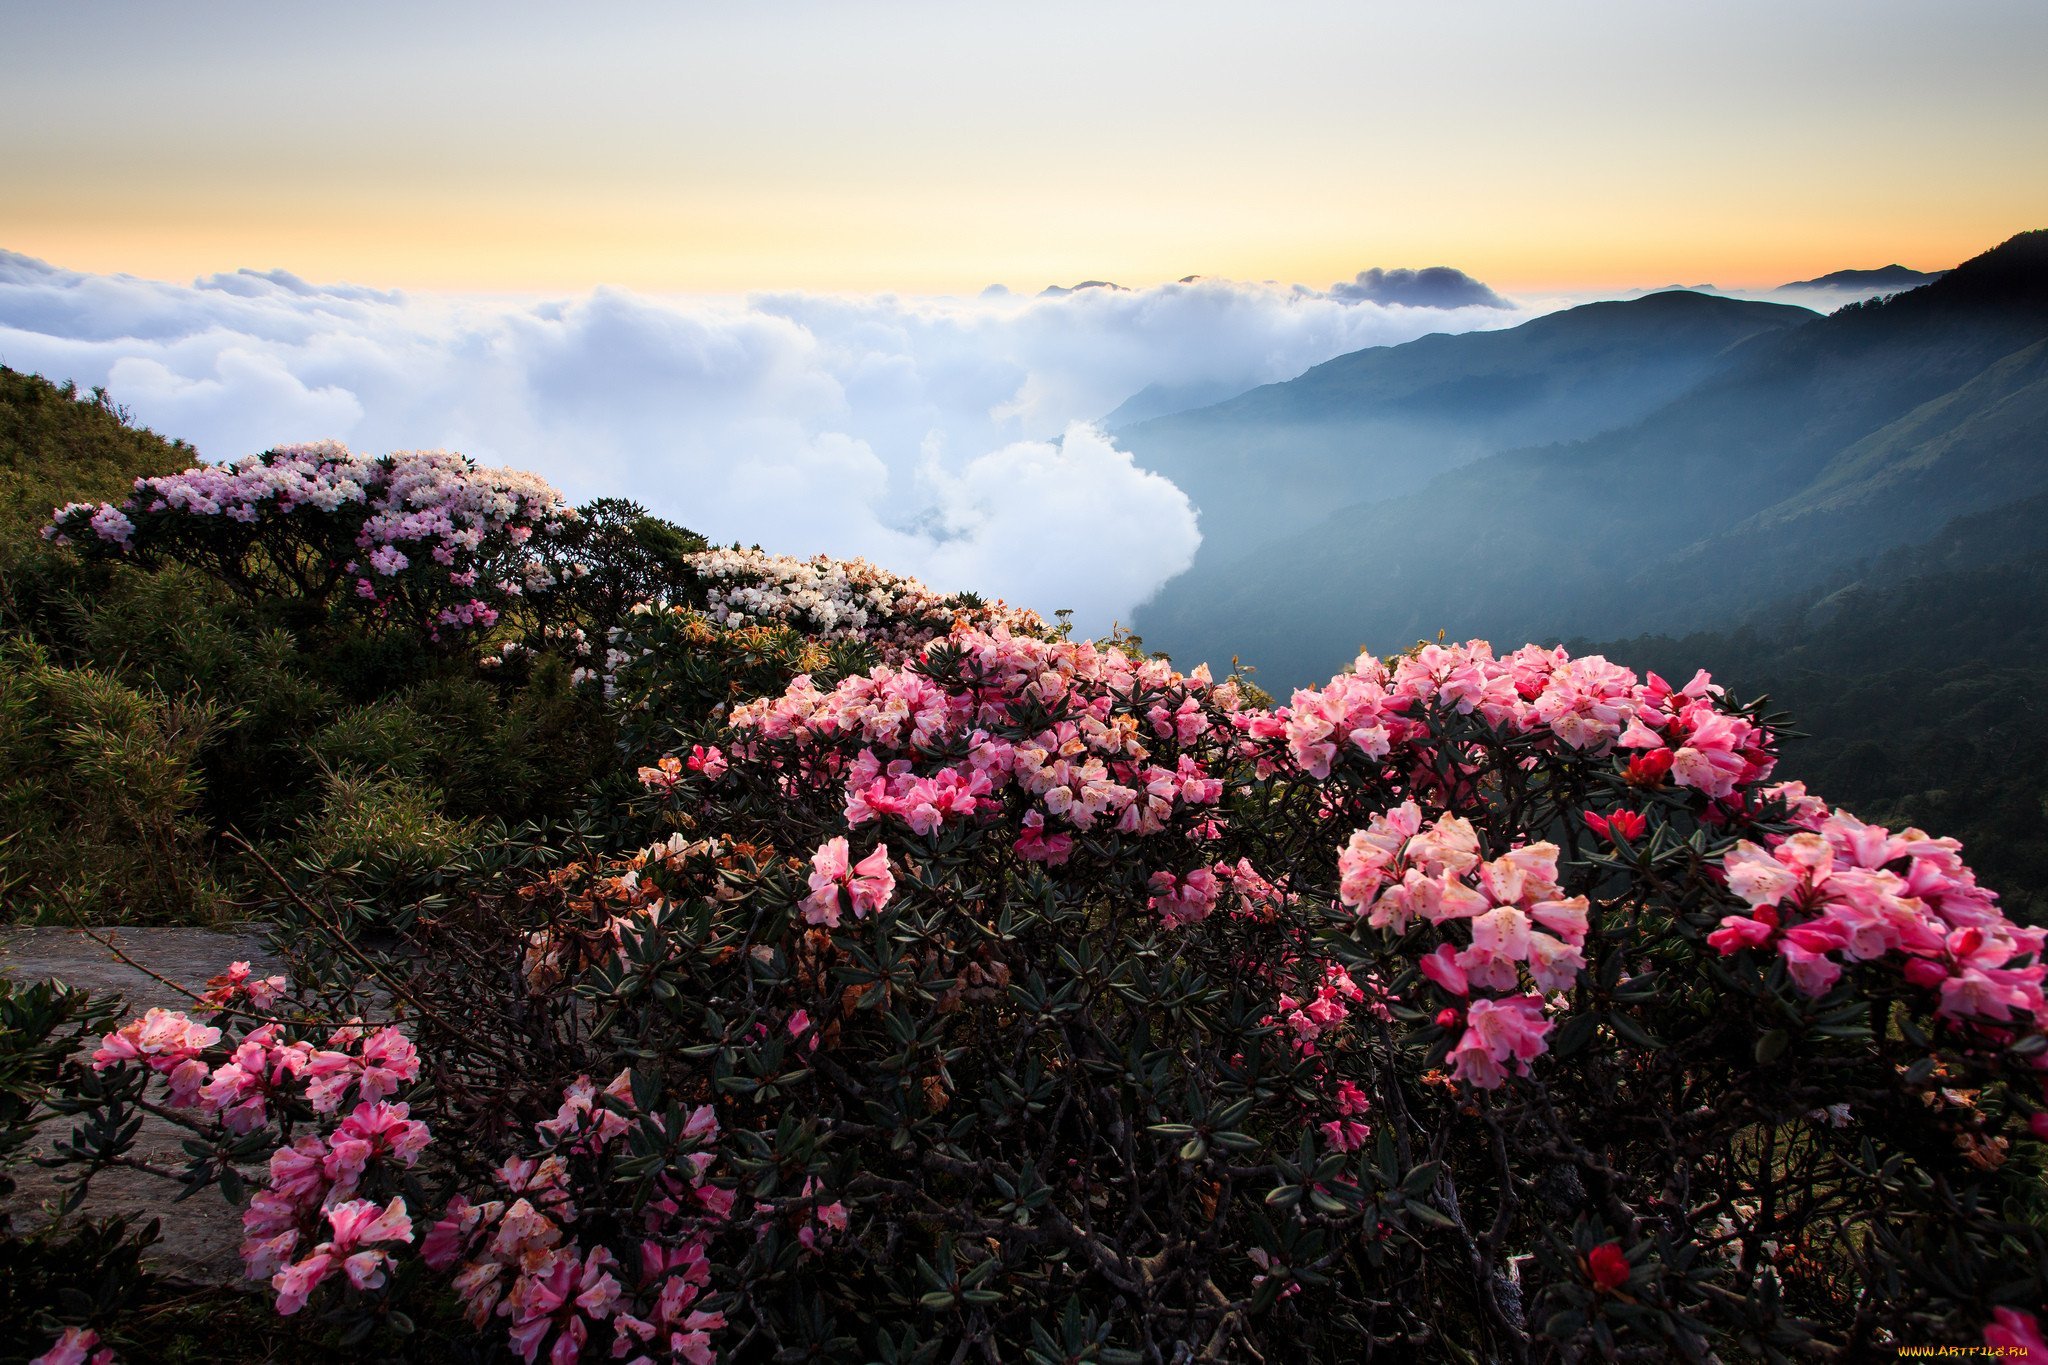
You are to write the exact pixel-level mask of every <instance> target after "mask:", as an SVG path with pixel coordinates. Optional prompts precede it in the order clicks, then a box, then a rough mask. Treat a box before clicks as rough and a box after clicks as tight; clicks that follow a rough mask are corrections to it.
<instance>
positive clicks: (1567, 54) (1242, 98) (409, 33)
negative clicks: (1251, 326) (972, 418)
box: [0, 0, 2048, 293]
mask: <svg viewBox="0 0 2048 1365" xmlns="http://www.w3.org/2000/svg"><path fill="white" fill-rule="evenodd" d="M4 21H5V31H6V35H7V42H6V43H5V44H0V116H4V119H5V125H4V126H6V127H7V128H8V129H9V132H10V136H9V149H8V155H7V156H6V157H4V158H0V244H4V245H5V246H7V247H8V248H10V249H12V250H15V251H19V252H25V253H27V254H30V255H33V256H37V257H39V258H42V259H45V260H51V261H58V262H61V263H63V264H65V265H67V266H71V267H73V268H80V269H90V270H97V271H129V272H134V273H138V274H144V275H151V276H156V277H165V278H176V277H191V276H196V275H200V274H205V273H210V272H213V271H218V270H223V269H233V268H236V267H241V266H249V267H254V268H259V269H268V268H276V267H282V268H286V269H290V270H292V271H294V272H295V273H297V274H299V275H301V276H303V277H305V278H308V279H344V280H351V281H358V282H365V283H368V282H375V283H377V284H380V285H382V286H385V287H402V288H407V289H440V290H468V291H555V290H565V289H567V290H579V289H587V288H590V287H593V286H595V285H599V284H610V285H616V286H622V287H628V288H633V289H638V290H649V291H683V292H707V291H709V292H720V291H722V292H744V291H749V290H755V289H806V290H826V291H837V290H856V291H877V290H896V291H905V292H913V293H943V292H965V291H972V290H978V289H980V288H981V287H982V286H984V285H987V284H990V283H995V282H1000V283H1004V284H1007V285H1010V286H1011V287H1013V288H1024V289H1029V290H1034V291H1035V290H1036V289H1038V288H1039V287H1041V286H1042V285H1044V284H1048V283H1054V282H1061V283H1073V282H1074V281H1076V280H1079V279H1086V278H1100V279H1114V280H1118V281H1119V282H1122V283H1125V284H1132V285H1139V284H1151V283H1158V282H1162V281H1166V280H1172V279H1177V278H1179V277H1180V276H1183V275H1187V274H1211V275H1225V276H1229V277H1232V278H1236V279H1246V280H1263V279H1278V280H1282V281H1288V282H1296V281H1299V282H1304V283H1309V284H1328V283H1329V282H1331V281H1333V280H1337V279H1342V278H1345V277H1347V276H1349V275H1350V274H1351V273H1352V272H1353V271H1355V270H1358V269H1360V268H1363V267H1367V266H1372V265H1383V266H1427V265H1437V264H1450V265H1455V266H1458V267H1460V268H1462V269H1465V270H1467V271H1469V272H1471V273H1472V274H1474V275H1476V276H1478V277H1479V278H1481V279H1484V280H1486V281H1488V282H1489V283H1490V284H1492V285H1494V286H1495V287H1496V288H1503V289H1507V290H1509V291H1516V290H1521V291H1530V290H1559V289H1582V288H1588V287H1608V288H1615V287H1626V286H1629V285H1637V286H1644V285H1658V284H1667V283H1672V282H1674V281H1680V282H1685V283H1697V282H1702V281H1711V282H1714V283H1718V284H1722V285H1724V286H1740V285H1749V286H1756V285H1767V284H1775V283H1782V282H1783V281H1784V280H1787V279H1795V278H1804V277H1807V276H1810V275H1813V274H1818V273H1821V272H1823V271H1826V270H1832V269H1837V268H1840V267H1842V266H1844V265H1852V264H1854V265H1881V264H1886V263H1889V262H1891V261H1893V260H1899V261H1902V262H1903V263H1904V264H1907V265H1911V266H1916V267H1921V268H1928V267H1936V266H1941V265H1946V264H1953V263H1954V262H1955V261H1956V260H1958V259H1961V258H1962V257H1963V256H1966V255H1968V254H1970V253H1972V252H1974V251H1977V250H1981V249H1983V247H1984V246H1986V245H1987V244H1989V243H1991V242H1993V241H1997V240H2002V239H2003V238H2005V237H2007V236H2010V235H2011V234H2012V233H2013V232H2015V231H2018V230H2020V229H2021V228H2024V227H2030V226H2038V225H2040V224H2041V223H2042V222H2048V176H2043V175H2042V174H2040V173H2039V159H2040V152H2041V147H2042V145H2043V143H2042V134H2043V132H2044V124H2048V82H2044V81H2042V80H2041V79H2040V70H2039V62H2040V54H2041V53H2042V52H2043V51H2048V6H2043V5H2041V4H2039V3H2038V0H1953V2H1952V3H1943V4H1939V5H1936V4H1932V3H1928V2H1927V0H1853V2H1852V0H1799V3H1791V4H1788V3H1785V0H1715V3H1713V4H1707V5H1678V4H1660V3H1642V2H1641V0H1599V2H1598V3H1595V2H1593V0H1542V3H1530V2H1529V0H1457V2H1456V3H1426V4H1425V3H1420V2H1419V0H1413V2H1411V3H1404V4H1387V3H1371V2H1370V0H1343V2H1342V3H1320V2H1318V0H1287V2H1285V3H1268V4H1261V5H1251V4H1218V3H1212V2H1211V0H1173V2H1172V3H1141V4H1112V3H1104V0H1087V2H1086V3H1067V2H1066V0H1034V3H1032V4H1028V5H1026V4H1011V5H996V4H986V3H969V2H967V0H935V2H932V3H925V2H923V0H916V2H911V0H871V2H870V3H861V4H844V3H816V4H813V3H794V2H791V0H761V2H760V3H753V4H745V5H732V4H717V5H702V4H690V3H675V2H674V0H663V2H662V3H638V2H637V0H617V2H615V3H607V4H605V5H599V6H566V5H560V4H553V3H548V4H534V3H522V2H521V0H492V3H489V4H471V3H440V4H418V3H405V4H390V3H379V2H377V0H366V2H363V3H352V4H348V5H278V4H274V3H243V2H242V0H214V2H213V3H209V4H206V5H200V6H188V5H163V4H155V3H115V2H114V0H99V2H98V3H91V4H80V5H49V4H44V3H27V2H25V0H5V15H4Z"/></svg>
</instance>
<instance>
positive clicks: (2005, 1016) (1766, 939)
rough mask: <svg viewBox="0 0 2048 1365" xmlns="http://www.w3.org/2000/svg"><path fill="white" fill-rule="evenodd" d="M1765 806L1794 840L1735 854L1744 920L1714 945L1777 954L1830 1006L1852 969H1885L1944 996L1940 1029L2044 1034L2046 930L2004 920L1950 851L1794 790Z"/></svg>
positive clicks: (1730, 866)
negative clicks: (2020, 1029)
mask: <svg viewBox="0 0 2048 1365" xmlns="http://www.w3.org/2000/svg"><path fill="white" fill-rule="evenodd" d="M1769 795H1771V796H1773V797H1776V798H1778V799H1782V800H1784V801H1785V802H1786V804H1787V806H1788V808H1789V813H1790V819H1791V821H1792V824H1793V825H1794V826H1795V827H1796V829H1797V832H1796V833H1792V834H1789V835H1766V836H1765V838H1764V841H1763V842H1762V843H1760V844H1759V843H1756V842H1754V841H1751V840H1748V839H1744V840H1741V841H1739V842H1737V843H1736V845H1735V846H1734V848H1733V849H1731V850H1730V851H1729V853H1728V854H1727V856H1726V858H1725V859H1724V861H1723V867H1724V870H1725V872H1726V874H1727V879H1728V889H1729V891H1731V892H1732V893H1734V895H1735V896H1736V897H1737V898H1738V899H1740V900H1741V901H1743V902H1744V903H1745V904H1746V905H1747V906H1748V913H1747V914H1731V915H1727V916H1725V917H1723V918H1722V920H1721V927H1720V928H1719V929H1717V930H1715V931H1714V933H1713V934H1711V935H1709V937H1708V942H1709V943H1711V944H1712V945H1713V946H1714V947H1716V948H1718V949H1719V950H1720V951H1721V952H1722V953H1723V954H1731V953H1736V952H1739V951H1742V950H1743V949H1757V950H1762V951H1767V952H1771V953H1775V954H1776V955H1777V956H1779V957H1780V958H1782V959H1783V960H1784V962H1785V967H1786V970H1787V971H1788V972H1789V973H1790V974H1791V977H1792V980H1793V981H1794V983H1795V984H1796V985H1797V986H1798V988H1799V989H1800V990H1801V991H1803V992H1804V993H1805V994H1807V995H1809V996H1820V995H1825V994H1826V993H1827V992H1828V991H1829V990H1830V989H1832V988H1833V987H1834V985H1835V983H1836V982H1838V981H1839V980H1840V979H1841V977H1842V974H1843V971H1844V968H1845V967H1846V966H1849V965H1853V964H1859V963H1881V964H1884V965H1886V966H1887V967H1889V968H1890V969H1892V970H1894V971H1896V972H1897V973H1898V974H1899V975H1900V976H1901V977H1903V978H1904V979H1905V980H1906V981H1907V982H1909V983H1911V984H1912V985H1913V986H1915V987H1918V988H1920V989H1922V990H1928V991H1934V992H1937V993H1938V1003H1937V1004H1936V1006H1935V1012H1936V1013H1937V1014H1938V1015H1940V1016H1941V1017H1943V1018H1947V1019H1951V1020H1957V1021H1968V1022H1970V1023H1971V1024H1973V1025H1977V1026H2008V1025H2011V1024H2013V1023H2014V1022H2015V1021H2017V1022H2019V1023H2022V1024H2026V1023H2031V1024H2034V1025H2037V1026H2048V1000H2044V998H2043V994H2042V979H2043V977H2044V976H2048V966H2044V965H2043V964H2042V961H2041V950H2042V944H2043V940H2044V939H2048V931H2043V930H2041V929H2038V928H2026V927H2022V926H2020V925H2016V924H2014V923H2012V921H2010V920H2008V919H2007V918H2006V917H2005V916H2004V914H2002V913H2001V912H2000V911H1999V910H1998V907H1997V903H1996V902H1997V897H1996V896H1995V895H1994V894H1993V893H1991V892H1990V891H1987V890H1985V889H1984V888H1983V887H1981V886H1979V885H1977V878H1976V876H1975V874H1973V873H1972V872H1971V871H1970V869H1969V868H1968V867H1967V866H1966V865H1965V864H1964V863H1963V860H1962V856H1961V845H1959V844H1958V843H1957V842H1956V841H1955V840H1953V839H1936V838H1932V837H1930V836H1929V835H1927V834H1926V833H1924V832H1922V831H1921V830H1917V829H1908V830H1906V831H1904V832H1903V833H1896V834H1895V833H1893V832H1892V831H1891V830H1888V829H1885V828H1882V827H1881V826H1877V825H1867V824H1864V823H1863V822H1862V821H1861V820H1858V819H1856V817H1854V816H1853V815H1850V814H1848V813H1846V812H1844V811H1839V810H1831V809H1829V808H1828V806H1827V805H1826V803H1824V802H1822V801H1821V800H1819V799H1818V798H1816V797H1813V796H1810V795H1808V794H1807V792H1806V789H1805V787H1804V786H1803V785H1801V784H1798V783H1788V784H1786V785H1784V786H1783V787H1779V788H1776V789H1774V790H1773V791H1772V792H1771V793H1769ZM2029 959H2031V961H2029Z"/></svg>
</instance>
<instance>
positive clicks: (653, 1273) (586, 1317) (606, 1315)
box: [421, 1072, 733, 1365]
mask: <svg viewBox="0 0 2048 1365" xmlns="http://www.w3.org/2000/svg"><path fill="white" fill-rule="evenodd" d="M667 1127H668V1125H667V1120H665V1119H664V1117H663V1116H662V1115H661V1114H656V1113H643V1112H641V1111H640V1110H639V1109H638V1108H637V1106H636V1105H635V1103H634V1100H633V1090H632V1078H631V1073H630V1072H621V1073H620V1074H619V1075H618V1076H617V1077H615V1078H614V1079H613V1080H612V1081H611V1083H610V1084H608V1085H606V1086H604V1087H603V1088H602V1089H599V1088H598V1087H597V1086H596V1085H595V1084H594V1083H593V1082H592V1081H591V1079H590V1078H589V1077H587V1076H582V1077H578V1078H577V1079H576V1080H575V1081H573V1082H572V1083H571V1084H570V1085H569V1087H568V1088H567V1089H566V1090H565V1091H564V1092H563V1096H562V1104H561V1107H560V1109H559V1110H558V1111H557V1113H556V1115H555V1117H554V1118H552V1119H545V1120H543V1121H541V1122H540V1123H539V1124H538V1125H536V1130H537V1131H538V1133H539V1134H540V1136H541V1138H542V1140H543V1142H544V1143H545V1155H542V1156H538V1157H513V1158H511V1159H509V1160H507V1161H506V1162H505V1163H504V1164H503V1165H501V1166H500V1167H499V1168H498V1170H497V1172H496V1174H495V1180H496V1182H497V1188H496V1190H494V1191H493V1194H494V1196H495V1197H493V1198H490V1199H486V1200H483V1201H481V1202H473V1201H471V1200H470V1199H469V1198H468V1196H466V1195H458V1196H456V1197H455V1198H454V1199H453V1200H451V1201H450V1202H449V1204H448V1207H447V1209H446V1211H445V1212H444V1213H443V1215H442V1217H441V1218H440V1220H439V1221H438V1222H436V1223H435V1224H434V1227H433V1229H432V1231H430V1232H429V1233H428V1234H427V1236H426V1239H425V1241H424V1242H423V1243H422V1244H421V1255H422V1258H423V1259H424V1260H425V1261H426V1263H427V1265H428V1266H429V1267H431V1268H432V1269H435V1270H439V1271H444V1272H445V1271H451V1270H452V1271H453V1272H454V1285H455V1291H456V1294H457V1296H458V1297H459V1298H460V1299H461V1301H462V1304H463V1307H464V1311H465V1312H466V1314H467V1315H468V1317H469V1321H470V1323H471V1324H472V1325H473V1326H475V1327H477V1328H479V1329H481V1328H482V1327H483V1326H484V1324H486V1323H487V1322H489V1321H490V1320H491V1318H492V1317H498V1318H502V1319H504V1321H505V1324H506V1334H507V1338H508V1340H509V1341H510V1343H511V1346H512V1349H513V1350H514V1351H515V1352H517V1353H518V1355H519V1357H520V1359H522V1360H525V1361H533V1360H535V1359H538V1358H539V1356H540V1355H541V1352H542V1349H543V1348H546V1349H547V1356H548V1359H549V1361H550V1362H551V1365H567V1363H568V1362H572V1361H576V1360H580V1359H582V1358H583V1357H584V1352H585V1350H586V1347H590V1348H592V1349H593V1350H594V1351H595V1352H597V1353H600V1354H605V1355H609V1356H611V1357H613V1358H630V1359H631V1360H632V1361H633V1362H634V1365H651V1362H653V1361H657V1360H661V1361H688V1362H690V1363H691V1365H711V1361H712V1360H713V1359H714V1353H713V1349H712V1340H713V1334H714V1333H716V1332H717V1331H718V1330H719V1329H720V1328H722V1327H724V1326H725V1318H724V1316H723V1315H722V1314H721V1313H718V1312H715V1311H711V1310H708V1309H706V1308H705V1307H704V1306H703V1300H704V1298H705V1296H706V1293H707V1286H708V1285H709V1283H710V1279H711V1263H710V1258H709V1254H708V1248H709V1245H710V1239H711V1237H712V1235H713V1234H714V1233H715V1232H716V1231H717V1230H718V1229H719V1228H720V1227H722V1226H723V1225H724V1224H725V1222H726V1221H727V1219H729V1218H730V1217H731V1214H732V1206H733V1195H732V1192H731V1191H730V1190H727V1189H725V1188H723V1187H721V1186H719V1185H715V1184H713V1183H711V1181H710V1178H709V1173H710V1170H711V1168H712V1166H713V1164H714V1155H713V1152H712V1150H711V1144H712V1142H713V1140H714V1139H715V1138H716V1137H717V1135H718V1119H717V1117H716V1116H715V1115H714V1114H713V1113H712V1112H711V1109H710V1107H709V1106H705V1105H700V1106H698V1107H697V1108H696V1109H695V1110H693V1111H691V1112H690V1113H689V1114H688V1116H687V1117H686V1118H685V1119H684V1120H683V1122H682V1124H681V1126H680V1130H679V1131H678V1132H676V1133H674V1134H673V1138H674V1140H675V1141H676V1142H677V1143H679V1144H680V1145H681V1147H682V1148H683V1149H684V1151H685V1154H684V1155H682V1156H681V1157H679V1158H678V1159H677V1160H675V1161H672V1162H671V1163H670V1164H668V1165H667V1166H666V1167H665V1168H664V1172H663V1174H661V1175H660V1176H659V1177H657V1181H656V1184H657V1188H656V1189H655V1191H654V1192H653V1195H652V1197H650V1198H648V1199H646V1200H644V1201H642V1202H641V1203H640V1205H639V1207H638V1210H637V1227H635V1228H633V1229H631V1230H630V1236H631V1238H632V1240H633V1242H634V1243H636V1244H637V1249H638V1256H637V1265H636V1266H629V1265H626V1264H623V1263H621V1261H620V1260H619V1256H618V1254H617V1252H615V1251H614V1250H613V1249H612V1248H611V1247H609V1246H607V1245H605V1244H604V1243H602V1242H599V1243H597V1244H595V1245H589V1246H586V1245H585V1244H584V1243H583V1242H582V1241H581V1240H579V1236H578V1230H579V1223H580V1221H581V1219H582V1211H581V1209H580V1208H579V1206H578V1203H577V1200H576V1197H575V1194H574V1191H573V1190H572V1188H571V1177H570V1161H571V1159H575V1160H579V1161H591V1160H598V1159H601V1158H603V1157H605V1156H606V1155H608V1154H611V1153H614V1152H618V1151H622V1150H623V1149H624V1147H625V1146H626V1145H628V1144H629V1142H630V1140H631V1138H632V1137H633V1135H634V1134H635V1133H636V1132H637V1131H639V1130H641V1129H642V1128H645V1129H646V1130H648V1131H649V1132H650V1134H652V1135H656V1136H660V1137H668V1136H670V1134H668V1132H667ZM458 1267H459V1268H458ZM607 1327H608V1328H609V1330H610V1336H609V1340H605V1339H604V1338H603V1336H602V1335H601V1334H603V1333H604V1332H605V1330H606V1328H607Z"/></svg>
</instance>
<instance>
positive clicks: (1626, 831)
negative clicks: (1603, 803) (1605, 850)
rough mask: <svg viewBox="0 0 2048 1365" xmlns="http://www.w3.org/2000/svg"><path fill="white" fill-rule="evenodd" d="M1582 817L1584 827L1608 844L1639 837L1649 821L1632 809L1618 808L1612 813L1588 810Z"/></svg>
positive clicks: (1645, 830)
mask: <svg viewBox="0 0 2048 1365" xmlns="http://www.w3.org/2000/svg"><path fill="white" fill-rule="evenodd" d="M1584 819H1585V821H1586V828H1588V829H1590V830H1592V831H1593V832H1594V833H1595V834H1597V835H1599V836H1600V837H1601V838H1603V839H1605V840H1606V841H1607V842H1608V843H1610V844H1618V843H1620V842H1621V841H1622V840H1624V839H1628V840H1635V839H1640V838H1642V837H1643V835H1644V834H1646V833H1648V832H1649V829H1650V822H1649V821H1648V820H1645V819H1644V818H1643V817H1642V816H1641V815H1639V814H1637V813H1636V812H1635V811H1632V810H1618V811H1616V812H1614V814H1612V815H1602V814H1600V812H1598V811H1592V810H1589V811H1586V812H1584Z"/></svg>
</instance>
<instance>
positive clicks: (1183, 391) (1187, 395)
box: [1099, 380, 1244, 431]
mask: <svg viewBox="0 0 2048 1365" xmlns="http://www.w3.org/2000/svg"><path fill="white" fill-rule="evenodd" d="M1243 392H1244V385H1243V384H1241V383H1231V382H1230V381H1228V380H1224V381H1220V382H1214V383H1206V384H1205V383H1196V384H1147V385H1146V386H1145V387H1144V388H1142V389H1139V390H1138V391H1137V392H1136V393H1134V394H1132V395H1131V396H1130V397H1129V398H1126V399H1125V400H1124V401H1123V402H1121V403H1119V404H1118V405H1117V407H1116V410H1115V411H1114V412H1112V413H1110V414H1109V415H1108V416H1106V417H1104V418H1103V419H1102V420H1101V422H1100V424H1099V425H1101V426H1102V427H1103V428H1105V429H1106V430H1109V431H1116V430H1118V429H1119V428H1122V427H1128V426H1134V425H1136V424H1137V423H1139V422H1149V421H1151V420H1152V419H1153V418H1155V417H1171V416H1172V415H1173V414H1175V413H1177V412H1190V411H1192V410H1193V409H1195V408H1206V407H1211V406H1213V405H1215V404H1217V403H1221V402H1222V401H1224V400H1225V399H1226V398H1235V397H1236V396H1237V395H1238V394H1240V393H1243Z"/></svg>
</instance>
